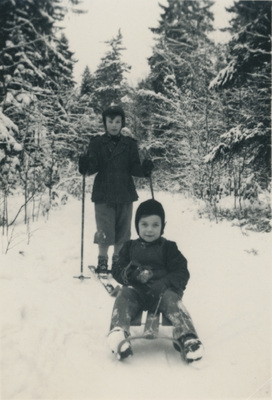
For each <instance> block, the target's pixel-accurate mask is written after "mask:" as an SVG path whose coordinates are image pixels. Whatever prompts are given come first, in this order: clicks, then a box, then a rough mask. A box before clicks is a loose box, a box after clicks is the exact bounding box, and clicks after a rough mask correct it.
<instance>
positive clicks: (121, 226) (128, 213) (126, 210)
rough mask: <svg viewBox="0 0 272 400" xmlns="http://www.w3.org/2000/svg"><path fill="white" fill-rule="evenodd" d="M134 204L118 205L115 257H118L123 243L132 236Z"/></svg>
mask: <svg viewBox="0 0 272 400" xmlns="http://www.w3.org/2000/svg"><path fill="white" fill-rule="evenodd" d="M131 218H132V203H125V204H117V205H116V223H115V242H114V247H115V249H114V255H118V253H119V250H120V249H121V247H122V245H123V243H125V242H127V241H128V240H129V239H130V236H131Z"/></svg>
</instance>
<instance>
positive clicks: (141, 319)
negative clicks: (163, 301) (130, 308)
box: [131, 311, 172, 331]
mask: <svg viewBox="0 0 272 400" xmlns="http://www.w3.org/2000/svg"><path fill="white" fill-rule="evenodd" d="M151 324H152V326H156V325H158V326H159V325H162V326H171V325H172V324H171V322H170V321H169V319H168V318H166V317H165V316H164V315H162V313H159V314H157V315H156V316H155V317H154V315H153V313H152V312H151V311H140V312H139V314H138V315H137V316H136V317H135V318H134V319H133V320H132V322H131V326H141V325H145V331H146V330H148V329H149V328H150V326H151Z"/></svg>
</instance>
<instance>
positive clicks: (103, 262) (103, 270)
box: [95, 256, 108, 275]
mask: <svg viewBox="0 0 272 400" xmlns="http://www.w3.org/2000/svg"><path fill="white" fill-rule="evenodd" d="M95 272H96V274H99V275H101V274H102V275H107V274H108V258H106V257H102V256H98V265H97V268H96V270H95Z"/></svg>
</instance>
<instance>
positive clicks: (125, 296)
mask: <svg viewBox="0 0 272 400" xmlns="http://www.w3.org/2000/svg"><path fill="white" fill-rule="evenodd" d="M142 308H143V306H142V303H141V300H140V296H139V294H138V293H137V291H136V290H135V289H132V288H129V287H126V286H124V287H123V288H122V289H121V291H120V292H119V293H118V296H117V297H116V300H115V303H114V306H113V310H112V316H111V324H110V330H112V329H114V328H116V327H118V328H122V329H123V330H124V331H125V332H126V333H127V334H129V329H130V323H131V321H132V320H133V319H134V318H135V317H136V315H137V314H138V313H139V312H140V310H142Z"/></svg>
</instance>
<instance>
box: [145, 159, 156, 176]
mask: <svg viewBox="0 0 272 400" xmlns="http://www.w3.org/2000/svg"><path fill="white" fill-rule="evenodd" d="M142 168H143V172H144V176H146V177H149V176H150V175H151V172H152V171H153V168H154V164H153V161H152V160H150V159H145V160H144V161H143V163H142Z"/></svg>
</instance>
